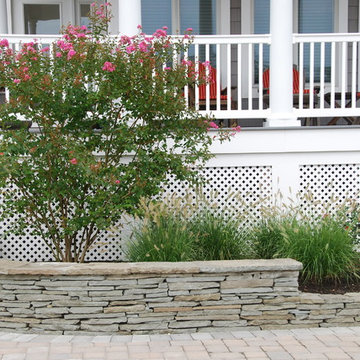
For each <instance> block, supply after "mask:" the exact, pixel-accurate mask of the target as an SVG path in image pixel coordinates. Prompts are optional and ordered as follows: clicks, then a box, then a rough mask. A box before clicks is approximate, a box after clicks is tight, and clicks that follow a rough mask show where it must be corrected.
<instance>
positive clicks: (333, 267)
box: [278, 216, 359, 283]
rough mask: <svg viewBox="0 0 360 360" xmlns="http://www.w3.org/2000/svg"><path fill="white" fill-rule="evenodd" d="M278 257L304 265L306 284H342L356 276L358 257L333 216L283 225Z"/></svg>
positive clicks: (350, 240)
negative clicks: (341, 282) (287, 258)
mask: <svg viewBox="0 0 360 360" xmlns="http://www.w3.org/2000/svg"><path fill="white" fill-rule="evenodd" d="M282 233H283V241H282V242H281V246H280V249H279V252H278V256H279V257H289V258H293V259H296V260H298V261H300V262H302V264H303V267H304V268H303V270H302V272H301V278H302V279H303V281H304V282H308V281H315V282H317V283H322V282H323V281H325V280H330V281H335V282H336V281H339V280H341V279H349V278H350V277H353V276H357V267H358V260H359V256H358V254H357V253H356V252H355V251H354V248H353V238H352V236H351V234H350V233H349V231H348V230H347V229H346V228H345V227H344V226H343V224H342V223H341V222H339V221H338V220H337V219H336V217H334V216H326V217H323V218H321V219H319V221H318V222H317V223H313V224H312V223H309V222H300V221H298V222H297V221H294V222H292V223H289V224H288V226H284V227H283V230H282Z"/></svg>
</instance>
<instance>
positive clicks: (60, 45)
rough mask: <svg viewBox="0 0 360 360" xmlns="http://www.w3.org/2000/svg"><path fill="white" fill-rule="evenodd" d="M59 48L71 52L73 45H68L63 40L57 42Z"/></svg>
mask: <svg viewBox="0 0 360 360" xmlns="http://www.w3.org/2000/svg"><path fill="white" fill-rule="evenodd" d="M57 46H58V47H59V48H60V49H61V50H66V51H67V50H71V49H72V48H73V46H72V44H70V43H66V42H65V41H63V40H59V41H58V42H57Z"/></svg>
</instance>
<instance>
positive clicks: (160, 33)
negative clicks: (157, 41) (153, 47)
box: [153, 26, 167, 38]
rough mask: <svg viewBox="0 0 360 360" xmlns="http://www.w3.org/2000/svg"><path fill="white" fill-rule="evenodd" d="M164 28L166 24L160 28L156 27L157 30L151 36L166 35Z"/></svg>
mask: <svg viewBox="0 0 360 360" xmlns="http://www.w3.org/2000/svg"><path fill="white" fill-rule="evenodd" d="M166 29H167V28H166V26H164V27H163V28H162V29H157V30H156V31H155V32H154V33H153V37H154V38H161V37H165V36H167V32H166Z"/></svg>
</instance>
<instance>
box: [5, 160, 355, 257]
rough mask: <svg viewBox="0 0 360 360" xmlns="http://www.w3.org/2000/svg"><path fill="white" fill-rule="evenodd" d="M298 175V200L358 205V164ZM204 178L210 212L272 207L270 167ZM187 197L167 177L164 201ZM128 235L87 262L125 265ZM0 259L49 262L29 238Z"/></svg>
mask: <svg viewBox="0 0 360 360" xmlns="http://www.w3.org/2000/svg"><path fill="white" fill-rule="evenodd" d="M299 170H300V171H299V173H300V176H299V179H298V181H299V183H298V184H296V186H294V187H295V188H297V189H299V192H300V194H305V193H306V192H308V191H311V193H312V194H313V196H314V199H315V200H320V201H321V202H325V203H326V202H329V201H331V199H333V198H336V199H337V201H341V200H343V199H345V198H357V199H359V193H360V164H341V165H339V164H326V165H299ZM203 176H204V178H205V179H206V184H205V185H204V186H203V187H202V189H201V191H202V193H203V195H204V197H205V198H206V199H208V200H209V201H215V203H214V206H215V209H216V210H218V211H222V212H224V211H225V212H228V213H230V214H238V213H241V212H242V211H244V209H245V208H246V211H248V212H249V219H250V218H252V219H253V218H256V217H259V216H260V210H259V209H260V207H261V206H271V204H272V202H273V200H274V190H273V189H274V180H273V179H275V178H276V174H274V173H273V168H272V166H233V167H208V168H206V169H205V170H204V172H203ZM280 191H281V189H280ZM186 194H190V196H193V198H194V199H195V191H194V190H189V188H188V186H187V184H184V183H181V182H179V181H177V180H175V179H174V178H171V177H170V178H169V182H168V184H167V185H166V186H164V192H163V195H162V196H171V195H176V196H179V197H184V196H185V195H186ZM234 194H235V195H236V196H234ZM250 215H251V216H250ZM13 221H16V219H13ZM8 227H9V224H7V223H2V224H0V232H4V231H5V230H6V229H7V228H8ZM129 235H130V229H129V226H125V227H124V229H122V230H121V231H120V230H118V231H104V232H103V233H102V234H101V236H100V237H99V241H98V243H97V245H96V246H95V247H94V248H93V249H92V250H91V251H89V254H88V256H87V258H86V260H87V261H119V260H123V258H124V255H123V251H122V244H123V243H124V242H126V240H127V239H128V238H129ZM0 258H6V259H12V260H23V261H50V260H53V259H52V256H51V254H50V251H49V250H48V249H47V247H46V246H45V244H44V243H43V241H42V240H41V238H40V237H38V236H29V235H22V236H18V235H10V236H7V237H6V238H2V239H0Z"/></svg>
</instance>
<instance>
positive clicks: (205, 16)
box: [180, 0, 216, 35]
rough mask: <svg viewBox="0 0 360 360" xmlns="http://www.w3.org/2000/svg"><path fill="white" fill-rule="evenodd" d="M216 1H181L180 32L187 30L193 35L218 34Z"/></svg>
mask: <svg viewBox="0 0 360 360" xmlns="http://www.w3.org/2000/svg"><path fill="white" fill-rule="evenodd" d="M215 15H216V2H215V0H180V32H181V33H182V34H183V33H184V32H185V30H186V29H187V28H192V29H193V34H199V35H212V34H216V17H215Z"/></svg>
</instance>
